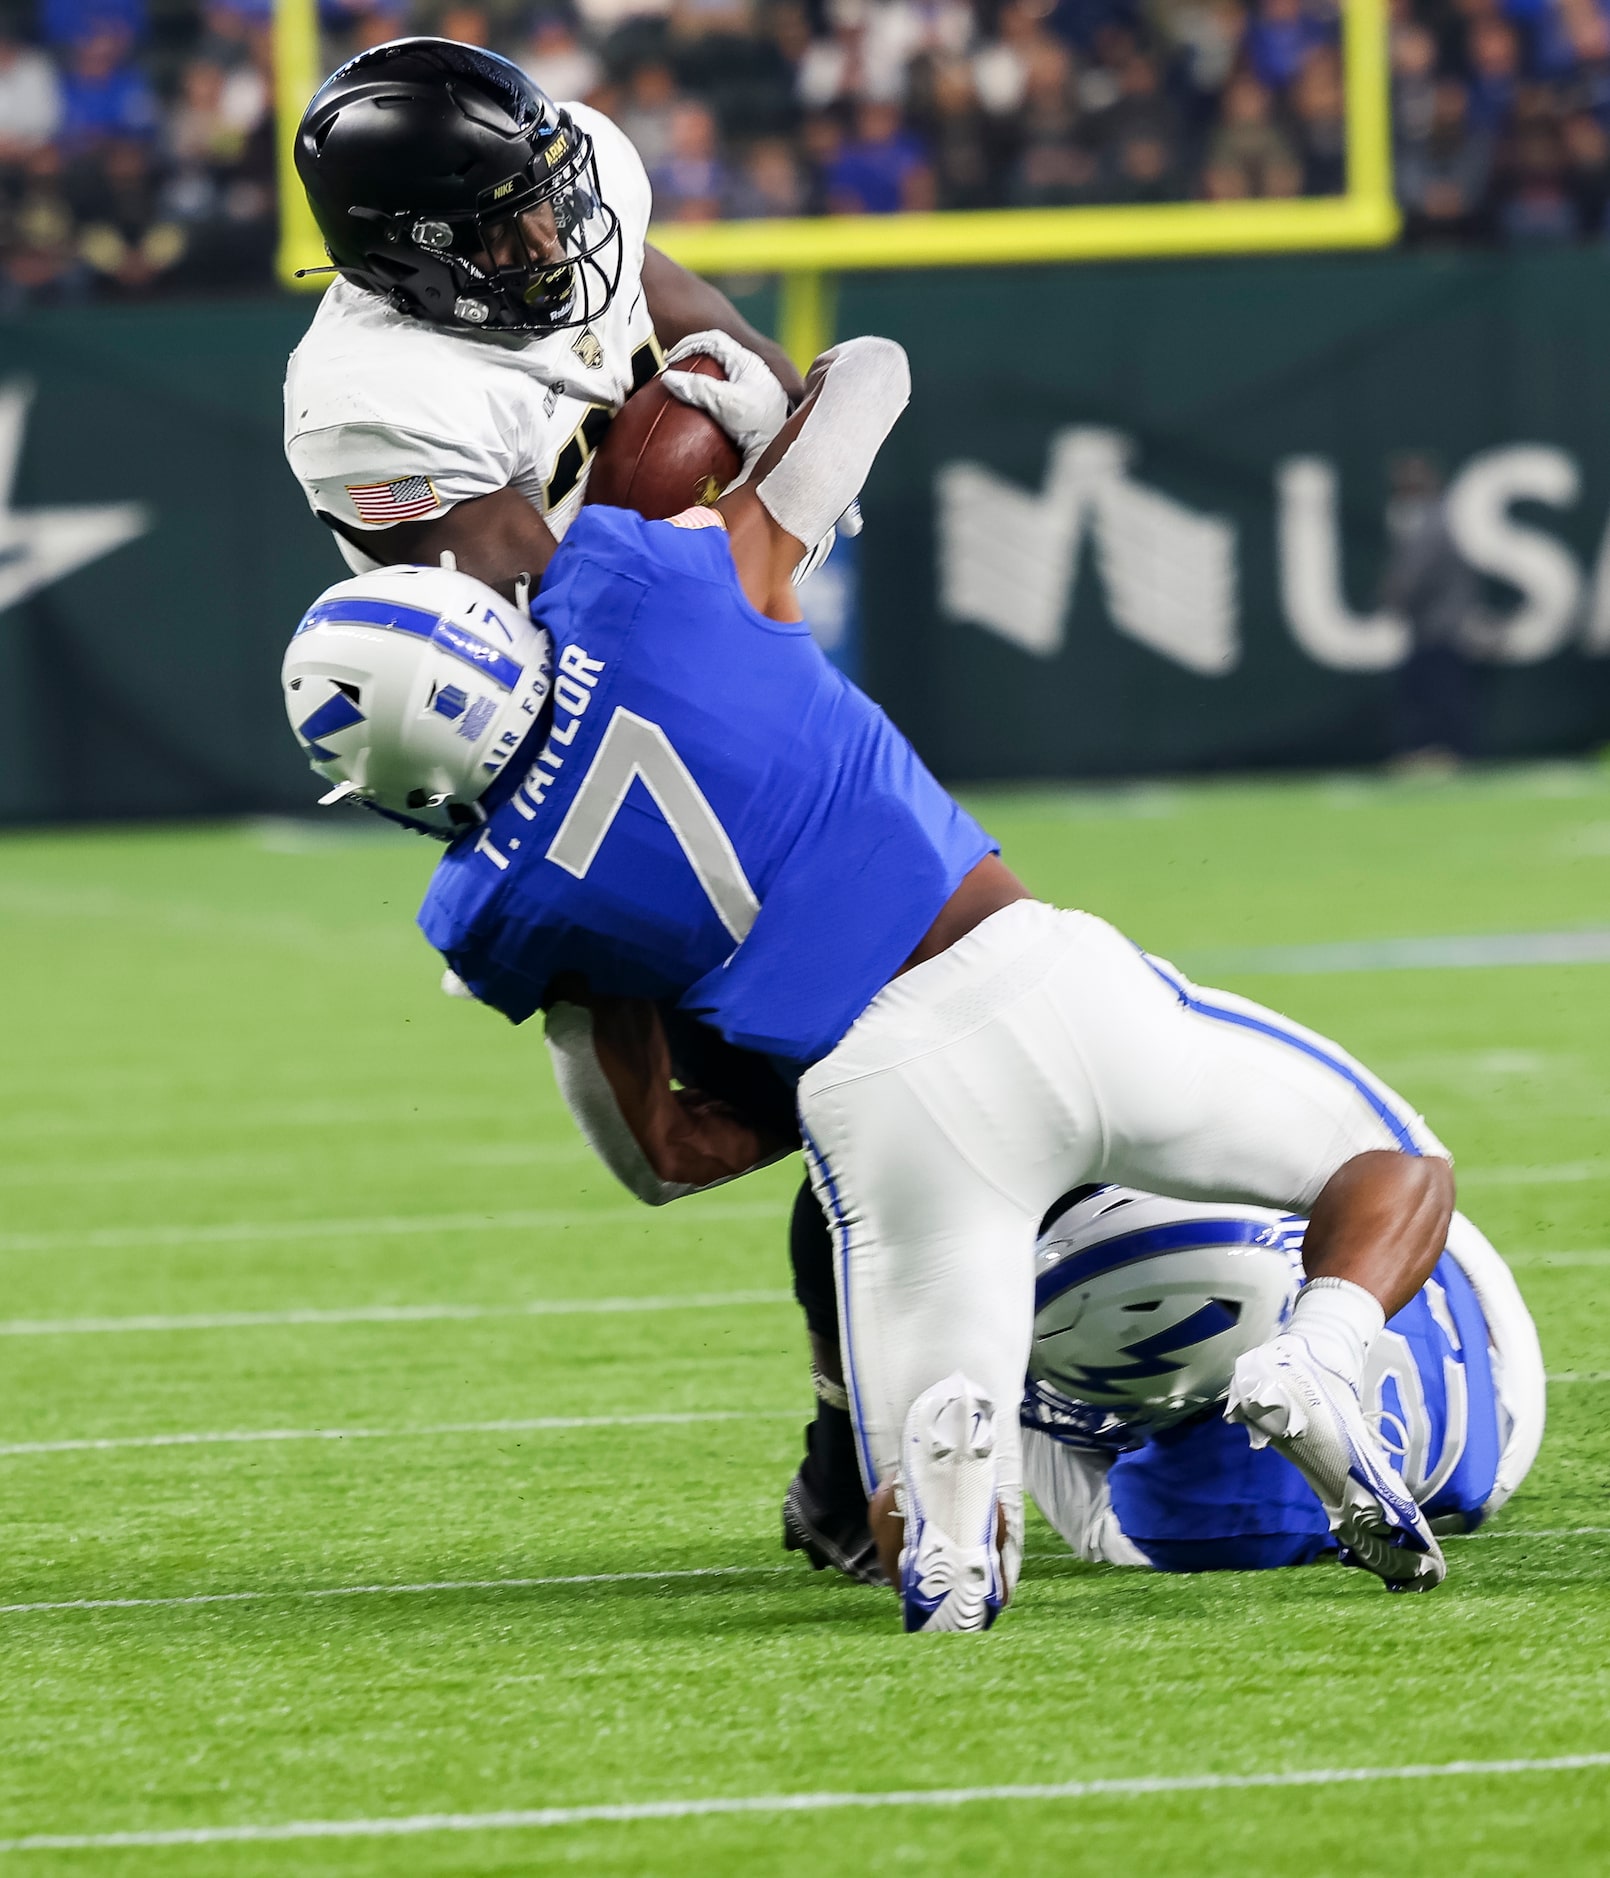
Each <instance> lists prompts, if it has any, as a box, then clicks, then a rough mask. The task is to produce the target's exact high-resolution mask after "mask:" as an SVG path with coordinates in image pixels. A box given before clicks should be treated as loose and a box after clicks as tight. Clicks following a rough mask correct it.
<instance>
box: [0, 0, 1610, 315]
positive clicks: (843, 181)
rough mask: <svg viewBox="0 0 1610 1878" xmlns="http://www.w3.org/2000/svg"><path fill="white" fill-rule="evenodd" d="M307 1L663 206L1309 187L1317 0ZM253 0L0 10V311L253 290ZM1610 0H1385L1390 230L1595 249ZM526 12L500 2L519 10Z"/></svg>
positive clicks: (1322, 97)
mask: <svg viewBox="0 0 1610 1878" xmlns="http://www.w3.org/2000/svg"><path fill="white" fill-rule="evenodd" d="M539 3H540V4H541V5H542V6H543V8H544V10H542V11H540V12H538V13H537V14H536V15H535V16H534V17H533V16H532V15H531V13H530V12H529V11H528V10H526V9H527V8H528V7H529V0H435V3H434V4H431V3H430V0H320V19H321V26H322V32H323V53H324V57H325V62H326V66H327V69H328V68H333V67H334V66H335V64H337V63H338V62H339V61H340V60H341V59H342V58H344V57H347V56H349V55H350V54H352V53H353V52H356V51H358V50H360V49H362V48H363V47H366V46H370V45H376V44H379V43H381V42H383V41H384V40H387V39H391V38H396V37H398V36H400V35H402V34H404V33H409V32H435V33H440V34H443V35H445V36H447V37H450V38H456V39H463V40H468V41H471V42H474V43H478V44H484V45H490V46H492V47H494V48H495V49H496V50H499V51H502V52H505V53H507V54H508V55H509V56H510V57H512V58H514V59H515V60H517V61H518V62H519V63H520V64H521V65H522V66H524V67H525V69H526V70H527V71H528V72H530V74H531V75H532V77H533V78H534V79H536V81H537V82H538V83H539V84H540V85H542V86H543V87H544V89H545V90H547V91H548V92H550V93H551V94H552V95H553V96H555V97H557V98H560V99H577V98H580V99H586V100H588V101H589V102H591V103H594V104H597V105H598V106H600V107H601V108H602V109H604V110H605V111H607V112H609V113H610V115H611V116H613V117H614V118H616V119H617V120H618V121H619V122H620V123H621V124H622V125H623V126H624V127H625V129H626V130H627V132H628V134H629V135H630V136H631V138H632V140H633V141H634V143H635V144H636V145H637V147H638V149H639V151H640V152H641V153H642V156H643V160H644V163H645V164H646V166H647V168H648V171H649V174H650V176H651V178H652V180H653V184H654V193H655V198H656V206H657V213H658V215H659V216H660V217H661V218H663V219H665V220H684V221H698V220H709V219H713V218H730V217H740V218H741V217H757V216H791V215H802V214H807V215H814V214H853V215H887V214H892V213H895V212H897V211H900V210H906V209H930V208H940V209H978V208H991V207H1000V206H1048V205H1058V204H1079V203H1144V202H1170V201H1182V200H1208V201H1235V200H1242V199H1247V198H1252V197H1271V196H1283V197H1291V196H1301V195H1327V194H1332V193H1334V192H1336V191H1338V190H1340V189H1341V188H1342V187H1343V181H1344V167H1345V157H1346V136H1345V129H1344V102H1345V101H1344V91H1343V85H1342V75H1341V52H1340V42H1339V28H1338V21H1337V16H1336V10H1335V0H539ZM270 8H271V0H0V307H4V306H7V305H10V306H15V305H18V304H25V303H33V302H38V301H53V302H62V301H72V300H76V299H81V298H84V297H86V296H90V295H97V296H108V297H120V296H121V297H128V296H145V295H148V294H151V293H153V292H155V291H160V290H169V291H209V292H211V291H227V290H232V289H233V290H240V289H261V288H262V287H264V286H267V285H268V284H269V283H270V282H271V280H272V266H273V250H274V243H275V233H276V230H275V209H274V188H275V168H274V141H273V116H272V108H271V93H272V64H271V36H272V35H271V21H270ZM1605 8H1610V0H1394V7H1393V25H1392V39H1391V70H1392V90H1393V113H1394V127H1395V140H1396V161H1397V186H1398V192H1399V195H1400V198H1401V200H1402V204H1403V208H1404V212H1405V216H1406V224H1407V233H1408V238H1409V239H1410V240H1412V241H1420V242H1435V241H1457V242H1469V241H1488V242H1496V243H1504V244H1513V243H1536V242H1569V241H1589V240H1601V239H1603V238H1605V235H1606V232H1607V203H1610V12H1607V11H1606V10H1604V9H1605ZM517 9H518V10H517Z"/></svg>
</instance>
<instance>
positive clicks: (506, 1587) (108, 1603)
mask: <svg viewBox="0 0 1610 1878" xmlns="http://www.w3.org/2000/svg"><path fill="white" fill-rule="evenodd" d="M800 1569H801V1567H800V1566H799V1565H693V1566H684V1567H677V1568H673V1569H671V1570H668V1571H653V1572H570V1573H567V1574H565V1575H563V1576H559V1577H549V1578H437V1579H432V1580H430V1581H428V1582H427V1583H424V1584H417V1585H325V1586H319V1587H317V1588H315V1589H314V1590H311V1591H306V1590H298V1591H202V1592H197V1593H196V1594H195V1595H193V1596H191V1597H182V1598H66V1599H63V1600H61V1601H59V1602H56V1603H41V1604H0V1617H20V1616H27V1615H30V1614H33V1613H37V1612H40V1611H157V1610H176V1609H179V1608H182V1607H185V1606H188V1605H193V1604H268V1603H281V1602H285V1601H287V1600H291V1601H303V1600H306V1599H310V1598H408V1597H419V1596H421V1595H423V1594H425V1593H429V1592H433V1591H532V1590H536V1589H538V1588H540V1587H542V1586H545V1585H631V1584H658V1583H660V1582H661V1581H669V1580H672V1579H680V1578H771V1577H775V1576H776V1575H777V1574H778V1573H780V1572H798V1571H799V1570H800Z"/></svg>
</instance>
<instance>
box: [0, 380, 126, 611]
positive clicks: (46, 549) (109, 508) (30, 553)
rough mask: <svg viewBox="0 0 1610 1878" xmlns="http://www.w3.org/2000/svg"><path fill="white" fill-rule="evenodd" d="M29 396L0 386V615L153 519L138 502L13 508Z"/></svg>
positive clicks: (15, 386) (24, 386)
mask: <svg viewBox="0 0 1610 1878" xmlns="http://www.w3.org/2000/svg"><path fill="white" fill-rule="evenodd" d="M33 397H34V389H33V386H32V385H30V384H29V383H27V381H26V380H24V379H13V380H12V381H11V383H10V384H9V385H0V613H3V612H5V610H6V608H7V607H12V606H15V605H16V604H17V603H18V601H20V600H26V599H27V597H28V596H29V594H31V593H37V592H38V591H39V589H40V588H41V587H48V586H49V585H50V584H51V582H52V581H57V580H61V579H62V578H63V577H64V576H65V575H68V574H71V573H72V572H73V571H74V570H75V569H77V568H80V567H84V566H86V565H87V564H88V563H89V562H91V561H98V560H99V559H100V558H101V556H102V555H103V554H110V553H111V552H112V550H113V549H114V548H121V547H123V546H124V545H125V543H127V542H130V541H134V540H136V539H137V538H138V537H139V536H141V535H143V534H144V533H145V532H146V530H147V529H149V528H150V526H151V524H152V522H153V520H154V519H155V518H154V516H153V515H152V513H151V511H150V509H148V508H147V507H146V505H145V504H144V503H143V502H106V503H88V502H86V503H79V504H76V505H75V506H73V507H72V508H56V509H13V508H12V506H11V491H12V488H13V487H14V485H15V483H16V479H17V464H18V462H19V460H20V459H21V457H22V438H23V432H24V430H25V429H26V427H27V423H28V407H29V405H31V404H32V403H33Z"/></svg>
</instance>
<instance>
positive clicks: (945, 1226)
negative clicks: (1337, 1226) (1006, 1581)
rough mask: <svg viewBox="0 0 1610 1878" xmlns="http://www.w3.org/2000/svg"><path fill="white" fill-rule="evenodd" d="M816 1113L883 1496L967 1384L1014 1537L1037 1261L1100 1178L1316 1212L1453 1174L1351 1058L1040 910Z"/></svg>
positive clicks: (846, 1058)
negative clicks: (1055, 1229) (1383, 1166)
mask: <svg viewBox="0 0 1610 1878" xmlns="http://www.w3.org/2000/svg"><path fill="white" fill-rule="evenodd" d="M799 1113H800V1120H801V1124H802V1126H803V1130H804V1135H805V1146H806V1156H807V1159H808V1161H809V1164H810V1170H811V1179H812V1182H813V1184H814V1186H815V1189H816V1195H817V1198H818V1199H819V1200H820V1202H821V1203H822V1206H823V1209H824V1210H825V1212H826V1214H827V1217H828V1220H829V1222H830V1224H831V1226H832V1229H833V1235H834V1247H835V1257H836V1259H837V1264H838V1289H839V1334H840V1343H841V1346H842V1350H843V1356H844V1370H845V1382H846V1384H847V1386H848V1390H849V1396H850V1408H851V1413H852V1416H853V1418H854V1421H855V1427H856V1437H857V1443H858V1449H859V1453H860V1458H861V1471H862V1475H863V1477H864V1479H865V1482H866V1486H867V1490H868V1492H869V1493H870V1492H873V1491H875V1490H876V1488H877V1486H878V1483H879V1482H880V1480H882V1479H883V1478H885V1476H888V1475H891V1474H892V1473H893V1472H894V1470H895V1464H896V1460H897V1457H898V1455H899V1451H900V1436H901V1430H902V1428H903V1426H904V1422H905V1416H906V1411H907V1409H908V1408H909V1407H910V1405H911V1403H912V1402H913V1401H915V1399H916V1398H917V1396H918V1395H920V1394H921V1393H922V1391H923V1390H924V1389H926V1388H928V1387H930V1386H931V1385H932V1384H933V1383H936V1382H939V1381H941V1380H942V1379H943V1378H944V1377H946V1376H948V1375H950V1374H951V1373H952V1372H953V1371H955V1370H961V1371H962V1372H963V1374H965V1375H966V1376H968V1377H969V1378H970V1379H971V1380H972V1381H973V1382H975V1383H977V1384H978V1385H980V1386H981V1387H982V1388H983V1389H984V1390H985V1391H986V1392H987V1393H988V1394H990V1395H991V1396H993V1398H994V1401H995V1406H996V1421H995V1431H996V1457H997V1471H998V1479H999V1485H1000V1489H1001V1492H1002V1497H1003V1502H1004V1504H1005V1506H1006V1509H1007V1513H1008V1518H1009V1520H1011V1521H1012V1523H1013V1526H1014V1529H1015V1530H1016V1531H1019V1532H1020V1531H1021V1529H1022V1527H1021V1521H1022V1460H1021V1451H1020V1445H1019V1440H1018V1421H1017V1410H1018V1403H1019V1400H1020V1398H1021V1396H1022V1393H1023V1377H1024V1373H1025V1371H1026V1369H1027V1367H1028V1356H1029V1344H1030V1339H1031V1336H1032V1332H1033V1321H1034V1241H1035V1233H1036V1230H1037V1228H1038V1226H1039V1222H1040V1219H1041V1217H1042V1215H1043V1214H1044V1213H1045V1211H1046V1209H1047V1208H1048V1207H1049V1206H1050V1205H1051V1202H1052V1201H1053V1200H1055V1199H1057V1198H1058V1197H1059V1196H1060V1195H1062V1194H1064V1193H1066V1192H1067V1191H1068V1189H1069V1188H1070V1187H1076V1186H1078V1185H1080V1184H1081V1183H1083V1182H1085V1181H1098V1180H1100V1181H1117V1182H1121V1183H1122V1184H1124V1185H1126V1186H1134V1187H1143V1188H1147V1189H1149V1190H1150V1191H1152V1192H1154V1193H1165V1194H1173V1195H1176V1196H1178V1197H1179V1198H1181V1199H1189V1200H1241V1201H1251V1202H1253V1203H1255V1204H1256V1203H1261V1204H1263V1205H1266V1206H1276V1207H1281V1208H1284V1209H1288V1210H1290V1211H1292V1212H1297V1213H1307V1212H1308V1211H1309V1210H1310V1209H1311V1207H1312V1205H1313V1202H1314V1200H1315V1198H1316V1197H1317V1196H1318V1194H1319V1191H1320V1189H1321V1188H1322V1187H1323V1186H1324V1185H1325V1183H1326V1181H1328V1180H1329V1179H1330V1177H1331V1175H1332V1174H1334V1173H1335V1172H1336V1170H1337V1169H1338V1168H1339V1167H1341V1166H1342V1164H1343V1163H1344V1162H1346V1161H1349V1160H1351V1159H1352V1158H1353V1156H1354V1155H1356V1154H1361V1153H1363V1152H1365V1151H1366V1150H1367V1149H1371V1148H1396V1149H1399V1150H1401V1151H1402V1152H1404V1153H1408V1154H1437V1155H1445V1154H1446V1150H1445V1149H1444V1148H1443V1147H1442V1145H1441V1144H1440V1143H1439V1142H1438V1141H1437V1139H1436V1137H1435V1136H1434V1135H1433V1134H1432V1133H1431V1132H1430V1130H1429V1129H1428V1128H1427V1127H1426V1125H1425V1123H1424V1122H1423V1121H1422V1120H1421V1119H1420V1117H1419V1116H1418V1115H1416V1114H1415V1113H1414V1112H1413V1111H1412V1110H1411V1109H1410V1108H1409V1107H1408V1106H1407V1104H1406V1103H1404V1102H1403V1101H1402V1100H1401V1099H1400V1098H1399V1097H1397V1096H1396V1095H1394V1094H1393V1093H1392V1091H1391V1090H1390V1089H1388V1088H1387V1087H1386V1086H1385V1085H1384V1084H1383V1083H1381V1082H1379V1081H1377V1080H1376V1078H1374V1077H1373V1076H1371V1075H1370V1074H1369V1072H1368V1071H1367V1070H1365V1069H1363V1068H1361V1067H1360V1065H1359V1064H1357V1063H1355V1062H1354V1061H1353V1059H1352V1058H1351V1057H1350V1056H1348V1055H1347V1054H1346V1053H1345V1052H1344V1051H1342V1050H1340V1049H1338V1048H1337V1046H1336V1045H1335V1044H1333V1043H1329V1042H1327V1041H1326V1040H1325V1039H1324V1038H1323V1037H1319V1036H1316V1035H1315V1034H1314V1033H1313V1032H1312V1031H1308V1030H1304V1029H1303V1028H1302V1027H1301V1026H1300V1025H1297V1024H1293V1023H1291V1022H1290V1021H1289V1020H1288V1019H1286V1018H1283V1017H1279V1016H1277V1015H1276V1014H1275V1013H1273V1012H1272V1011H1267V1010H1265V1009H1264V1008H1263V1007H1262V1006H1261V1005H1257V1004H1253V1003H1250V1002H1249V1001H1248V1000H1247V999H1245V998H1238V997H1234V996H1232V995H1231V994H1230V993H1228V992H1221V991H1211V992H1199V991H1198V990H1197V989H1196V988H1195V987H1194V986H1193V985H1191V984H1189V983H1187V981H1186V980H1185V979H1183V978H1182V977H1181V976H1180V975H1179V973H1178V972H1176V971H1175V970H1174V969H1173V967H1172V966H1169V965H1165V964H1164V963H1163V962H1162V961H1161V960H1154V959H1149V958H1148V957H1146V955H1145V954H1143V953H1141V952H1139V951H1137V950H1136V948H1135V947H1134V946H1133V945H1132V944H1131V943H1130V942H1129V941H1128V940H1127V939H1125V938H1124V936H1123V935H1122V934H1121V933H1119V932H1117V931H1115V930H1114V929H1113V928H1112V927H1111V926H1109V925H1108V924H1107V923H1106V922H1105V921H1104V920H1100V919H1096V918H1094V917H1092V916H1091V915H1090V914H1088V913H1068V912H1061V911H1059V910H1058V909H1057V908H1055V907H1051V906H1046V905H1043V904H1041V903H1040V902H1038V901H1033V900H1023V901H1018V902H1017V903H1015V904H1014V905H1012V906H1009V907H1005V908H1003V909H1002V911H1000V912H999V913H996V914H993V915H992V916H991V917H990V918H989V919H987V920H985V921H983V922H982V924H980V925H979V926H977V927H975V928H974V930H973V931H972V932H970V933H968V934H967V936H966V937H965V938H963V939H961V940H959V941H958V942H957V943H956V944H955V945H953V946H952V947H950V949H949V950H948V951H946V952H944V953H941V954H940V956H939V957H938V958H936V959H931V960H929V961H928V962H927V963H926V964H923V965H918V966H916V967H914V968H913V969H912V970H911V971H909V972H906V973H905V974H904V975H903V976H901V977H899V978H897V979H895V980H894V981H893V982H892V983H891V984H889V985H887V986H885V987H884V989H883V990H882V991H880V992H879V993H878V995H877V996H876V997H875V998H874V999H873V1000H872V1002H871V1003H870V1004H869V1005H868V1006H867V1008H866V1010H865V1011H864V1012H863V1013H862V1014H861V1016H860V1017H859V1018H858V1019H857V1020H856V1022H855V1024H854V1025H853V1026H852V1028H851V1029H850V1031H849V1033H848V1035H847V1036H846V1037H845V1038H844V1040H843V1041H842V1042H841V1043H840V1044H839V1045H838V1047H837V1048H836V1049H835V1050H833V1051H832V1052H831V1053H830V1054H829V1055H827V1056H826V1057H824V1058H823V1059H822V1061H821V1062H819V1063H817V1064H814V1065H813V1066H812V1067H811V1068H810V1069H809V1070H807V1071H806V1073H805V1076H804V1078H803V1079H802V1080H801V1082H800V1085H799Z"/></svg>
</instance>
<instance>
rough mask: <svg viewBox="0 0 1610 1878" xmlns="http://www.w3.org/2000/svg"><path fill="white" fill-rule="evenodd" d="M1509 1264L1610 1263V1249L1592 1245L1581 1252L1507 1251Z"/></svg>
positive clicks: (1505, 1256)
mask: <svg viewBox="0 0 1610 1878" xmlns="http://www.w3.org/2000/svg"><path fill="white" fill-rule="evenodd" d="M1504 1260H1505V1263H1506V1264H1509V1265H1610V1251H1606V1250H1604V1249H1603V1248H1602V1247H1598V1246H1595V1247H1592V1248H1590V1249H1588V1250H1586V1251H1581V1252H1506V1253H1505V1254H1504Z"/></svg>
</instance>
